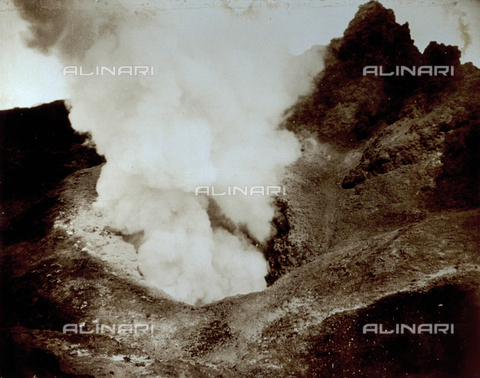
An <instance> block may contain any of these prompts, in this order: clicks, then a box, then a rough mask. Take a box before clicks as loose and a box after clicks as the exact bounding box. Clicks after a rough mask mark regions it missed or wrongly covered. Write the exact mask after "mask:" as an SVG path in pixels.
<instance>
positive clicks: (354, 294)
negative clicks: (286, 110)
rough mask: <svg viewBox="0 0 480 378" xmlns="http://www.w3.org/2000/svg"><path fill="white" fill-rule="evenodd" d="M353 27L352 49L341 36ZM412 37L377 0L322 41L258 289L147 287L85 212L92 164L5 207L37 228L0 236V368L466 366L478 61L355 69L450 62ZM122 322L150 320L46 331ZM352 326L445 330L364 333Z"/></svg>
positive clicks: (433, 374) (473, 326)
mask: <svg viewBox="0 0 480 378" xmlns="http://www.w3.org/2000/svg"><path fill="white" fill-rule="evenodd" d="M364 38H365V40H366V41H368V43H367V42H365V43H366V46H364V47H365V48H367V47H368V46H367V45H369V44H372V45H371V46H372V47H371V49H370V50H368V51H369V52H368V51H367V52H368V54H367V53H365V54H363V52H362V51H363V50H358V51H357V50H356V47H355V46H356V43H362V41H363V40H364ZM349 40H350V41H354V42H350V44H348V43H347V44H346V47H342V46H343V41H349ZM392 41H394V46H402V49H399V50H400V51H397V50H392V46H393V45H392V43H393V42H392ZM389 44H390V45H389ZM395 44H396V45H395ZM389 46H390V47H389ZM349 49H350V50H349ZM352 49H353V50H352ZM427 50H428V51H431V52H430V53H428V54H427ZM427 50H426V51H425V52H424V53H423V54H421V53H420V52H418V50H417V49H416V48H415V46H414V45H413V44H412V42H411V39H410V36H409V33H408V28H407V27H405V26H403V27H402V26H399V25H397V24H395V22H394V18H393V13H392V12H391V11H388V10H385V9H384V8H383V7H382V6H380V5H379V4H378V3H375V2H371V3H368V4H367V5H365V6H362V7H361V8H360V10H359V13H358V14H357V16H356V18H355V20H353V21H352V22H351V24H350V26H349V28H348V29H347V31H346V32H345V35H344V38H343V39H338V40H334V41H332V44H331V45H330V46H329V51H330V53H329V55H328V56H327V59H326V67H327V68H326V70H325V72H324V73H323V74H321V75H320V76H319V77H317V79H316V85H317V87H316V89H315V91H314V92H313V94H312V95H311V96H307V97H305V98H303V99H301V100H300V102H299V104H298V105H297V106H296V107H295V108H293V109H291V110H290V117H289V118H288V120H287V122H286V124H285V127H288V128H290V129H292V130H294V131H295V132H296V133H297V134H298V135H299V137H300V138H301V139H302V140H303V141H304V154H303V156H302V158H301V159H300V160H299V161H298V162H297V163H296V164H294V165H293V166H292V167H291V169H290V170H289V171H288V173H287V175H286V178H285V184H286V185H287V196H286V197H279V198H278V207H279V216H278V217H277V219H276V220H275V221H274V224H275V226H276V228H277V230H278V235H277V236H276V237H275V238H272V240H270V242H269V247H268V249H267V252H266V253H267V256H268V258H269V262H270V266H271V272H270V275H269V277H268V279H269V282H270V283H271V285H270V287H269V288H268V289H266V290H265V291H263V292H260V293H251V294H249V295H244V296H236V297H232V298H225V299H224V300H221V301H219V302H216V303H212V304H209V305H204V306H196V307H195V306H189V305H186V304H183V303H179V302H177V301H174V300H172V299H171V298H168V297H167V296H166V295H165V294H163V293H162V292H160V291H158V290H153V289H152V288H151V287H148V286H147V285H146V284H145V282H144V281H142V279H141V277H140V276H139V274H138V272H136V270H135V268H136V266H135V261H134V259H135V252H134V250H133V247H132V246H131V245H129V244H128V243H125V242H124V240H123V239H122V237H121V236H120V235H116V234H115V233H114V232H113V231H112V230H110V229H109V228H108V227H104V226H103V225H102V223H101V219H99V218H98V217H97V216H96V215H95V214H94V212H93V210H92V208H91V204H92V202H93V201H94V200H95V198H96V192H95V184H96V181H97V179H98V176H99V173H100V167H99V166H97V167H93V168H87V169H82V170H79V171H77V172H75V173H73V174H72V175H70V176H68V177H67V178H66V179H65V180H64V181H63V182H62V183H61V184H60V185H59V186H58V187H56V188H54V189H52V190H51V191H50V192H48V194H47V195H46V196H45V200H44V201H46V202H42V204H41V206H40V205H39V206H38V207H37V208H35V209H34V210H35V211H32V212H31V213H28V212H27V213H23V214H21V217H23V219H24V221H25V219H26V220H28V221H32V222H34V223H35V222H36V223H37V224H38V223H40V224H39V226H38V228H39V231H42V232H39V233H38V235H37V237H35V238H30V237H29V235H30V232H31V229H30V228H29V227H25V226H24V227H18V228H16V229H17V230H19V231H18V233H17V234H16V236H15V238H12V239H11V243H9V245H6V246H5V248H3V250H2V261H1V266H2V269H1V271H0V274H1V280H0V283H1V287H0V295H1V297H0V298H1V299H0V301H1V304H2V306H1V307H0V309H1V313H0V314H1V321H2V327H1V329H0V338H1V340H4V341H3V342H2V344H1V345H2V350H0V357H1V360H0V363H1V365H0V373H1V375H2V376H3V377H29V378H30V377H31V376H32V375H33V374H35V375H37V377H38V378H40V377H53V376H57V377H62V376H63V377H73V376H78V377H81V376H83V377H111V376H120V377H137V376H144V377H159V376H160V377H252V378H253V377H255V378H257V377H286V376H293V377H305V378H310V377H315V376H317V377H358V376H364V377H369V378H377V377H385V378H387V377H388V378H391V377H404V376H414V377H429V378H451V377H458V378H474V377H480V365H479V361H478V350H479V348H480V322H479V319H480V291H479V285H480V254H479V251H480V232H479V231H480V209H479V207H478V188H479V187H478V172H479V167H478V161H479V160H478V148H476V146H478V130H479V126H478V121H479V118H478V105H477V104H479V101H478V100H479V99H478V96H480V91H479V90H478V89H479V85H480V74H479V70H478V69H477V68H476V67H474V66H472V65H471V64H466V65H457V66H456V68H455V73H456V75H455V77H454V78H453V79H451V80H445V81H438V79H440V78H437V81H435V79H434V80H433V81H432V80H431V79H427V78H425V79H426V80H423V78H422V80H419V79H415V80H413V79H412V80H410V79H409V80H407V81H406V82H405V83H404V82H402V81H398V80H397V81H394V80H392V81H391V82H390V81H387V80H386V79H385V78H373V77H366V78H364V77H361V76H359V75H358V73H359V72H360V75H361V71H359V70H360V68H361V67H357V65H361V64H365V62H372V60H369V59H373V58H374V57H378V58H379V59H383V60H382V62H388V61H389V60H388V59H389V56H390V55H388V54H389V53H391V51H394V52H395V54H399V55H398V56H400V57H404V58H402V59H405V62H407V60H408V59H417V58H418V59H419V61H423V60H425V59H427V56H433V57H434V59H437V58H435V56H436V55H438V54H437V53H436V52H435V51H437V52H439V51H440V52H442V51H443V52H447V54H443V53H442V54H443V55H442V54H439V56H441V57H443V56H449V57H450V58H451V59H453V60H452V61H453V62H457V63H458V57H457V52H458V50H456V48H454V47H446V46H442V45H437V44H435V43H432V44H431V45H430V46H429V48H427ZM339 54H340V55H339ZM362 54H363V55H362ZM407 58H408V59H407ZM450 58H449V59H450ZM428 59H433V58H428ZM379 64H380V63H378V65H379ZM385 64H386V63H385ZM455 64H456V63H455ZM372 65H376V63H375V62H373V63H372ZM406 65H410V66H411V65H412V63H411V62H407V63H406ZM355 67H357V68H355ZM345 68H347V69H345ZM327 72H329V73H330V74H332V75H335V76H332V75H330V74H328V75H327ZM389 80H390V79H389ZM395 88H398V92H397V90H396V89H395ZM392 96H393V97H392ZM389 97H390V99H391V100H389V99H388V98H389ZM342 184H343V185H342ZM13 218H14V219H13V220H16V219H18V218H17V217H13ZM216 221H217V222H219V223H222V222H223V223H225V220H224V219H220V218H219V219H217V220H216ZM23 224H24V225H25V223H23ZM27 224H29V223H28V222H27ZM11 233H12V230H11V229H10V230H7V232H6V235H11ZM115 254H117V256H112V255H115ZM132 319H134V320H135V321H136V322H138V323H150V324H154V326H155V330H156V331H155V333H154V334H153V335H136V336H134V335H129V334H126V335H118V334H116V335H110V334H108V335H73V334H69V335H64V334H62V332H61V330H62V325H63V324H65V323H78V322H86V323H87V325H91V324H93V322H94V321H97V322H99V323H101V324H107V325H111V324H124V323H131V322H132V321H133V320H132ZM368 323H381V324H384V325H385V328H387V329H392V328H393V327H394V325H395V324H398V323H403V324H417V325H418V324H422V323H453V324H455V333H454V334H449V335H441V334H421V335H418V334H417V335H374V334H366V335H365V334H363V333H362V327H363V325H364V324H368Z"/></svg>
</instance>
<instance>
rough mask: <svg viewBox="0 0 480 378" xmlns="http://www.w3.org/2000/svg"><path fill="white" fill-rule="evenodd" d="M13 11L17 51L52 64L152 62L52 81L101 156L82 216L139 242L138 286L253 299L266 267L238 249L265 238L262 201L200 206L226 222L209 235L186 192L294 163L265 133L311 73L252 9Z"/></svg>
mask: <svg viewBox="0 0 480 378" xmlns="http://www.w3.org/2000/svg"><path fill="white" fill-rule="evenodd" d="M15 4H16V5H17V7H18V9H19V10H20V14H21V15H22V17H23V18H24V19H26V20H28V21H29V22H30V23H31V36H30V38H29V40H28V44H29V45H30V46H32V47H35V48H37V49H39V50H41V51H43V52H53V53H55V54H57V55H58V56H59V57H60V59H61V60H62V62H64V64H65V65H81V66H82V70H83V72H94V71H95V67H97V66H106V67H112V66H116V67H119V66H128V65H137V66H153V75H150V74H149V75H131V76H130V75H120V76H119V75H115V76H114V75H111V74H108V73H106V74H104V75H103V76H102V75H92V76H73V75H72V76H66V79H67V80H68V85H69V89H70V93H71V96H70V101H71V105H72V110H71V113H70V120H71V122H72V125H73V127H74V128H75V129H77V130H79V131H83V132H85V131H88V132H90V133H91V134H92V136H93V139H94V141H95V143H96V146H97V149H98V152H99V153H100V154H104V155H105V157H106V159H107V163H106V165H105V166H104V167H103V169H102V173H101V177H100V179H99V181H98V184H97V191H98V199H97V201H96V203H95V204H94V206H95V209H96V210H97V211H98V212H100V213H101V214H102V215H103V216H104V217H105V220H106V222H108V224H109V225H110V226H111V227H113V228H115V229H118V230H120V231H122V232H123V233H126V234H134V233H138V232H143V235H144V236H143V240H142V243H141V245H140V247H139V249H138V254H139V268H140V270H141V271H142V273H143V274H144V276H145V279H146V280H147V282H149V283H150V284H152V285H155V286H157V287H159V288H161V289H163V290H164V291H165V292H167V293H169V294H171V295H172V296H173V297H175V298H177V299H179V300H181V301H185V302H188V303H198V302H211V301H214V300H218V299H221V298H223V297H225V296H230V295H235V294H243V293H248V292H252V291H259V290H262V289H264V288H265V286H266V284H265V279H264V276H265V275H266V274H267V264H266V261H265V259H264V257H263V254H262V253H261V252H260V251H259V250H258V249H257V248H255V246H254V245H253V243H252V242H251V240H252V239H254V240H257V241H260V242H262V241H264V240H265V239H266V238H268V237H269V236H270V235H271V232H272V229H271V224H270V221H271V219H272V217H273V216H274V213H275V210H274V208H273V206H272V198H270V197H268V196H260V195H254V196H244V195H236V196H219V197H214V200H215V201H216V205H215V206H214V207H213V208H215V209H217V210H216V211H221V213H222V214H221V216H222V217H225V219H228V220H229V222H230V223H229V224H234V225H235V227H218V225H215V224H213V223H212V221H211V215H212V214H210V216H209V211H211V209H212V206H209V204H211V201H212V197H210V198H207V197H206V196H195V194H194V191H195V188H196V187H197V186H202V185H209V186H211V185H213V186H215V191H216V192H222V191H223V190H225V189H226V188H227V186H233V185H237V186H240V187H244V186H249V187H251V186H255V185H278V184H280V183H281V180H282V175H283V173H284V169H285V167H286V166H287V165H289V164H291V163H293V162H294V161H295V160H296V159H297V158H298V156H299V143H298V141H297V140H296V138H295V137H294V136H293V134H291V133H289V132H287V131H285V130H283V131H280V130H278V129H277V125H278V124H279V123H280V121H281V114H282V113H283V111H284V110H285V109H286V108H288V107H289V106H291V105H292V104H293V103H294V102H295V101H296V99H297V97H298V95H299V94H303V92H305V90H307V89H308V86H309V79H310V78H311V75H312V72H311V69H310V70H306V73H305V74H304V75H303V76H302V75H300V76H299V74H298V72H291V71H292V63H291V62H292V58H291V55H290V53H289V51H288V48H287V47H288V46H287V45H286V42H285V41H287V40H288V38H287V36H285V35H284V32H283V31H282V30H281V27H279V26H278V25H273V23H271V22H269V21H268V17H264V16H263V14H264V12H263V11H262V9H263V8H262V7H260V8H259V9H256V8H255V7H254V6H253V5H252V6H250V7H249V8H248V9H247V10H246V11H242V12H238V11H237V12H232V9H231V8H228V7H227V8H220V7H208V8H195V9H188V7H185V8H183V9H175V8H172V9H166V10H159V9H155V8H153V7H152V8H150V9H145V8H138V7H134V6H132V5H131V2H130V4H127V3H126V2H125V3H123V2H121V1H120V2H115V3H113V2H112V1H109V2H108V4H106V3H104V2H97V1H82V2H78V1H62V2H60V1H53V0H51V1H45V0H44V1H41V2H32V1H20V0H17V1H15ZM252 4H254V3H252ZM41 7H44V8H45V7H46V8H45V9H43V10H42V9H40V8H41ZM291 74H294V75H295V85H292V84H293V81H292V79H291V77H292V76H291ZM209 209H210V210H209ZM217 215H218V214H217ZM245 229H247V230H248V235H249V238H247V237H245V235H244V234H245V233H244V232H240V231H239V230H245Z"/></svg>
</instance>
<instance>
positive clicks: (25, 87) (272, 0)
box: [0, 0, 480, 109]
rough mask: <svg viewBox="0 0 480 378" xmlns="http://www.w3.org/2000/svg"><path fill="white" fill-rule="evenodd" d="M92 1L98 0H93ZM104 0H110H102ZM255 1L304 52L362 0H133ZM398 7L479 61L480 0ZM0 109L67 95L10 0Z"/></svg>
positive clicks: (3, 20)
mask: <svg viewBox="0 0 480 378" xmlns="http://www.w3.org/2000/svg"><path fill="white" fill-rule="evenodd" d="M86 1H89V0H86ZM92 1H93V0H92ZM97 1H105V0H97ZM252 1H253V2H254V4H255V7H256V8H257V12H256V17H257V20H256V22H258V23H276V24H278V25H281V27H282V28H284V29H285V30H286V31H287V34H288V35H289V41H288V45H289V48H290V51H291V52H292V54H295V55H299V54H301V53H303V52H304V51H305V50H308V49H309V48H310V47H311V46H312V45H327V44H328V43H329V42H330V40H331V39H332V38H338V37H341V36H342V34H343V32H344V30H345V29H346V27H347V26H348V23H349V21H350V20H351V19H352V18H353V17H354V15H355V13H356V12H357V10H358V6H359V5H361V4H363V3H365V2H366V1H357V0H309V1H308V0H265V1H263V0H251V1H249V0H235V1H232V0H226V1H217V0H205V1H194V0H183V1H182V0H149V1H148V2H147V1H144V0H142V1H140V0H132V1H131V2H129V4H130V6H131V7H132V9H133V10H140V11H154V12H157V13H160V14H161V13H162V12H182V11H184V10H186V9H188V10H192V9H193V10H195V9H200V8H206V7H207V8H208V7H225V6H227V7H229V8H230V11H233V12H235V13H238V14H239V15H241V14H243V13H244V12H246V9H247V7H248V5H249V4H250V3H251V2H252ZM112 3H113V1H112ZM381 3H382V4H383V5H384V6H385V7H387V8H391V9H393V10H394V12H395V15H396V19H397V22H398V23H400V24H404V23H405V22H408V23H409V26H410V30H411V35H412V38H413V39H414V41H415V44H416V45H417V47H418V48H419V49H420V51H423V50H424V49H425V47H426V46H427V45H428V43H429V42H430V41H432V40H435V41H437V42H439V43H444V44H447V45H456V46H458V47H459V48H460V49H461V50H462V62H463V63H465V62H469V61H471V62H473V63H474V64H475V65H476V66H477V67H478V66H480V22H479V21H480V1H477V0H461V1H451V0H442V1H440V0H432V1H413V0H388V1H386V0H384V1H381ZM0 33H1V34H0V35H1V37H0V52H1V53H0V79H1V86H0V109H8V108H13V107H28V106H33V105H37V104H40V103H44V102H50V101H54V100H57V99H63V98H68V96H69V94H68V90H67V85H66V82H65V77H64V76H63V75H62V74H61V72H62V68H63V65H62V63H60V61H59V60H58V58H57V57H56V56H55V55H53V54H51V55H43V54H42V53H40V52H38V51H36V50H33V49H30V48H28V47H26V43H25V39H26V37H27V35H28V25H27V23H26V21H24V20H22V19H21V18H20V16H19V14H18V13H17V11H16V10H15V7H14V6H13V1H11V0H0Z"/></svg>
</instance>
